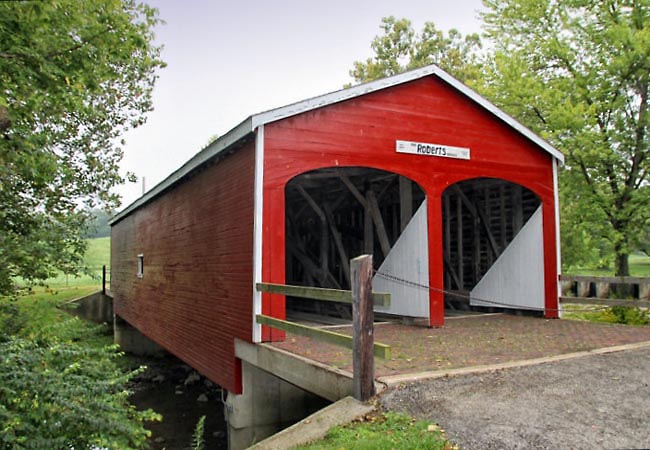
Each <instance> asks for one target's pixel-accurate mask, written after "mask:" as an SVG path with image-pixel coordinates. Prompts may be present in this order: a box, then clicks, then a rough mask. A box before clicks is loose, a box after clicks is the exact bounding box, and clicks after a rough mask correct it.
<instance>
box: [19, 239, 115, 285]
mask: <svg viewBox="0 0 650 450" xmlns="http://www.w3.org/2000/svg"><path fill="white" fill-rule="evenodd" d="M110 261H111V238H110V237H102V238H95V239H88V249H87V250H86V255H85V256H84V262H83V263H84V267H85V268H87V269H88V270H87V273H81V274H79V275H77V276H74V275H64V274H60V275H58V276H56V277H54V278H48V279H47V280H46V281H45V282H44V284H45V286H46V287H47V288H49V289H60V288H71V287H83V286H95V287H97V288H99V287H101V284H102V266H103V265H106V267H107V269H109V270H110ZM19 284H20V282H19ZM37 291H38V289H37Z"/></svg>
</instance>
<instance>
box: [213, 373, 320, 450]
mask: <svg viewBox="0 0 650 450" xmlns="http://www.w3.org/2000/svg"><path fill="white" fill-rule="evenodd" d="M242 382H243V392H242V394H241V395H233V394H228V398H227V400H226V405H225V417H226V422H227V423H228V447H229V449H230V450H240V449H245V448H248V447H250V446H251V445H253V444H255V443H257V442H260V441H262V440H263V439H265V438H267V437H269V436H271V435H273V434H275V433H277V432H278V431H280V430H282V429H284V428H287V427H289V426H291V425H293V424H294V423H296V422H298V421H300V420H302V419H303V418H305V417H307V416H309V415H310V414H312V413H313V412H315V411H318V410H319V409H321V408H323V407H325V406H326V405H328V404H329V402H328V401H327V400H325V399H323V398H321V397H318V396H317V395H314V394H312V393H310V392H307V391H303V390H302V389H300V388H298V387H296V386H294V385H292V384H290V383H288V382H286V381H284V380H281V379H280V378H278V377H276V376H274V375H272V374H270V373H268V372H265V371H264V370H261V369H259V368H257V367H255V366H253V365H251V364H249V363H247V362H246V361H242Z"/></svg>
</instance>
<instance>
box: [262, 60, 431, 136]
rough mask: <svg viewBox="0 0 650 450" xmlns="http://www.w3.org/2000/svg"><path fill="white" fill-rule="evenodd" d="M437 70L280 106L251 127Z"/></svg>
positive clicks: (376, 81) (400, 82)
mask: <svg viewBox="0 0 650 450" xmlns="http://www.w3.org/2000/svg"><path fill="white" fill-rule="evenodd" d="M437 69H438V68H437V67H436V66H433V65H430V66H426V67H422V68H420V69H415V70H411V71H409V72H404V73H401V74H399V75H395V76H392V77H388V78H382V79H380V80H375V81H371V82H368V83H363V84H359V85H356V86H352V87H350V88H347V89H341V90H338V91H335V92H330V93H328V94H324V95H319V96H318V97H313V98H310V99H307V100H303V101H300V102H297V103H292V104H290V105H287V106H282V107H280V108H276V109H271V110H269V111H265V112H261V113H259V114H255V115H254V116H253V126H254V127H255V126H257V125H260V124H266V123H270V122H275V121H277V120H281V119H285V118H287V117H291V116H295V115H297V114H300V113H304V112H307V111H311V110H313V109H318V108H322V107H324V106H328V105H332V104H334V103H339V102H342V101H345V100H349V99H352V98H356V97H360V96H362V95H365V94H370V93H372V92H376V91H380V90H382V89H386V88H389V87H392V86H396V85H398V84H403V83H407V82H409V81H413V80H417V79H419V78H423V77H425V76H427V75H432V74H434V73H435V72H436V70H437Z"/></svg>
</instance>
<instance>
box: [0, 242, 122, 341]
mask: <svg viewBox="0 0 650 450" xmlns="http://www.w3.org/2000/svg"><path fill="white" fill-rule="evenodd" d="M110 246H111V241H110V238H108V237H106V238H97V239H89V240H88V250H87V252H86V255H85V258H84V265H85V266H87V267H89V268H92V270H93V272H92V275H90V274H85V275H81V276H78V277H73V276H70V277H66V276H65V275H60V276H58V277H56V278H50V279H48V280H46V281H45V283H44V284H45V286H33V287H32V288H31V289H29V290H28V291H27V292H26V293H25V294H24V295H20V296H19V297H18V299H16V300H14V301H10V300H9V299H2V298H0V304H9V305H12V306H14V307H16V308H17V309H18V311H20V318H17V319H16V320H21V321H24V328H23V330H22V333H24V334H32V333H34V332H35V331H37V330H39V329H42V328H44V327H48V326H50V325H54V324H56V323H60V322H62V321H64V320H67V319H70V315H69V314H68V313H66V312H65V311H64V310H62V309H60V308H59V306H61V305H62V304H64V303H67V302H69V301H70V300H74V299H76V298H79V297H83V296H86V295H88V294H90V293H92V292H95V291H98V290H99V289H101V283H102V280H101V270H102V269H101V268H102V265H103V264H108V262H109V259H110ZM0 306H1V305H0ZM1 313H2V311H0V315H1Z"/></svg>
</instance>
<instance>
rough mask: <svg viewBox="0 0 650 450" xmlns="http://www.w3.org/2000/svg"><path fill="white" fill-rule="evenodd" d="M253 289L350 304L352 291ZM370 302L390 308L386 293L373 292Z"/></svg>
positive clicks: (261, 285)
mask: <svg viewBox="0 0 650 450" xmlns="http://www.w3.org/2000/svg"><path fill="white" fill-rule="evenodd" d="M255 288H256V289H257V291H258V292H268V293H269V294H282V295H288V296H290V297H300V298H311V299H313V300H324V301H328V302H339V303H349V304H352V291H345V290H341V289H327V288H318V287H311V286H290V285H284V284H274V283H257V284H256V285H255ZM372 301H373V303H374V305H375V306H390V294H389V293H387V292H373V293H372Z"/></svg>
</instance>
